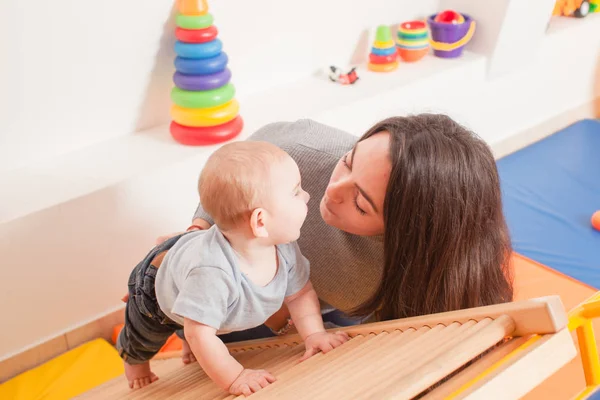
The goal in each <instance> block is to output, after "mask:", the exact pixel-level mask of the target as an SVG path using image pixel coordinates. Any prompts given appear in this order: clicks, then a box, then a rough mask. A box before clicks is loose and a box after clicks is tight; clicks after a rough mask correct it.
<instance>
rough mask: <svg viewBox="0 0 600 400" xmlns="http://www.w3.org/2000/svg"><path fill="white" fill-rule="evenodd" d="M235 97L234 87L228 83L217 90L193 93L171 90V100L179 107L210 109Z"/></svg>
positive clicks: (177, 89)
mask: <svg viewBox="0 0 600 400" xmlns="http://www.w3.org/2000/svg"><path fill="white" fill-rule="evenodd" d="M233 96H235V87H234V86H233V85H232V84H231V83H228V84H227V85H225V86H221V87H220V88H218V89H213V90H205V91H201V92H194V91H190V90H183V89H179V88H178V87H174V88H173V90H171V100H173V103H175V104H177V105H178V106H179V107H184V108H210V107H217V106H220V105H222V104H225V103H227V102H228V101H230V100H231V99H233Z"/></svg>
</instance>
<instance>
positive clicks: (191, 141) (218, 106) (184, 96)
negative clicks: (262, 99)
mask: <svg viewBox="0 0 600 400" xmlns="http://www.w3.org/2000/svg"><path fill="white" fill-rule="evenodd" d="M177 10H178V11H179V14H178V15H177V17H176V24H177V29H176V31H175V36H176V37H177V41H176V42H175V53H176V54H177V58H175V69H176V72H175V74H174V75H173V83H174V84H175V87H174V88H173V90H172V91H171V100H172V101H173V103H174V104H173V106H172V107H171V118H172V120H173V121H172V122H171V126H170V131H171V135H172V136H173V138H174V139H175V140H176V141H177V142H179V143H181V144H185V145H190V146H201V145H211V144H217V143H221V142H225V141H227V140H231V139H233V138H234V137H236V136H237V135H239V133H240V132H241V131H242V128H243V126H244V123H243V120H242V118H241V117H240V116H239V115H238V113H239V108H240V105H239V103H238V102H237V100H235V98H234V97H235V87H234V86H233V84H231V82H230V81H231V71H230V70H229V69H228V68H227V63H228V62H229V58H228V57H227V54H226V53H224V52H223V43H222V42H221V40H219V39H217V34H218V30H217V28H216V27H215V26H214V25H213V17H212V15H211V14H209V13H208V5H207V3H206V0H177Z"/></svg>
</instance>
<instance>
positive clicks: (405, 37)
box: [398, 32, 429, 40]
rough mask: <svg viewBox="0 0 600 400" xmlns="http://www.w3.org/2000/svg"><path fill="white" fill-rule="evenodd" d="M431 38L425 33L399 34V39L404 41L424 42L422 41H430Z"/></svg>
mask: <svg viewBox="0 0 600 400" xmlns="http://www.w3.org/2000/svg"><path fill="white" fill-rule="evenodd" d="M428 38H429V33H427V32H424V33H403V32H398V39H402V40H422V39H428Z"/></svg>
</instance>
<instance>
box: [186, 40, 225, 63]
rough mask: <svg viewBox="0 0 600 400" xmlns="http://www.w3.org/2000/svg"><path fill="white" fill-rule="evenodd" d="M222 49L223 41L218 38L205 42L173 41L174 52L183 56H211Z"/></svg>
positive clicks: (214, 55)
mask: <svg viewBox="0 0 600 400" xmlns="http://www.w3.org/2000/svg"><path fill="white" fill-rule="evenodd" d="M222 50H223V42H221V41H220V40H219V39H215V40H211V41H210V42H206V43H184V42H181V41H179V40H177V41H176V42H175V53H176V54H177V55H178V56H179V57H183V58H195V59H203V58H212V57H216V56H218V55H219V53H221V51H222Z"/></svg>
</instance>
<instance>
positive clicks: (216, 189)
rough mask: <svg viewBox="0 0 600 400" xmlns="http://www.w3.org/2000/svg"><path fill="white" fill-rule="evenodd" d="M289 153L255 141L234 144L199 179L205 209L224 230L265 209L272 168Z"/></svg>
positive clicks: (223, 149)
mask: <svg viewBox="0 0 600 400" xmlns="http://www.w3.org/2000/svg"><path fill="white" fill-rule="evenodd" d="M286 157H289V156H288V154H287V153H286V152H285V151H283V150H281V149H280V148H279V147H277V146H275V145H273V144H270V143H267V142H256V141H243V142H232V143H228V144H225V145H223V146H222V147H221V148H219V149H218V150H216V151H215V152H214V153H213V154H212V155H211V156H210V157H209V158H208V160H207V162H206V165H205V166H204V169H203V170H202V173H201V174H200V178H199V180H198V193H199V195H200V202H201V203H202V207H203V208H204V210H205V211H206V212H207V213H208V214H209V215H210V216H211V217H212V218H213V219H214V221H215V224H217V226H218V227H219V228H220V229H222V230H229V229H232V228H236V227H237V226H239V224H240V223H241V222H243V221H245V220H248V219H249V217H250V214H251V213H252V211H253V210H254V209H255V208H257V207H261V206H264V204H263V203H264V201H265V199H266V195H267V194H268V193H269V190H270V180H271V179H270V172H269V171H270V169H271V168H274V167H275V168H276V166H274V164H276V163H277V162H280V161H282V160H283V159H285V158H286Z"/></svg>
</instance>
